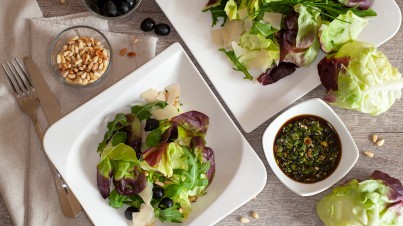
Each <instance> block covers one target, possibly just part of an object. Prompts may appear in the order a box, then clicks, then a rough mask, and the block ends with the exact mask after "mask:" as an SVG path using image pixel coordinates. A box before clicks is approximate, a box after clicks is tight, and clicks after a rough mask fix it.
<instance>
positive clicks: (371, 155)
mask: <svg viewBox="0 0 403 226" xmlns="http://www.w3.org/2000/svg"><path fill="white" fill-rule="evenodd" d="M364 155H366V156H367V157H369V158H372V157H374V153H373V152H372V151H364Z"/></svg>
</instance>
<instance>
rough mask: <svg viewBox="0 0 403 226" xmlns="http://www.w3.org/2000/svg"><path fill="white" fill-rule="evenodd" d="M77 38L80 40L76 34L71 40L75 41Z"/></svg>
mask: <svg viewBox="0 0 403 226" xmlns="http://www.w3.org/2000/svg"><path fill="white" fill-rule="evenodd" d="M75 40H78V36H77V35H76V36H74V37H72V38H71V39H70V41H75Z"/></svg>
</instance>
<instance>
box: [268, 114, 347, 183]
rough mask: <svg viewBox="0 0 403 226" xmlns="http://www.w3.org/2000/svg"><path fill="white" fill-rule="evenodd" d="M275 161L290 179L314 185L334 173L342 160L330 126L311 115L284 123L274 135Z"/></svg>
mask: <svg viewBox="0 0 403 226" xmlns="http://www.w3.org/2000/svg"><path fill="white" fill-rule="evenodd" d="M273 150H274V157H275V160H276V163H277V165H278V166H279V167H280V169H281V170H282V171H283V172H284V173H285V174H286V175H287V176H288V177H290V178H291V179H293V180H295V181H297V182H302V183H315V182H318V181H321V180H324V179H325V178H327V177H328V176H329V175H330V174H332V173H333V172H334V170H335V169H336V168H337V165H338V164H339V162H340V158H341V142H340V138H339V135H338V134H337V132H336V131H335V130H334V128H333V126H332V125H331V124H330V123H329V122H327V121H326V120H324V119H322V118H320V117H318V116H314V115H300V116H297V117H294V118H292V119H290V120H289V121H287V122H286V123H285V124H284V125H283V126H282V127H281V129H280V130H279V132H278V133H277V135H276V139H275V143H274V147H273Z"/></svg>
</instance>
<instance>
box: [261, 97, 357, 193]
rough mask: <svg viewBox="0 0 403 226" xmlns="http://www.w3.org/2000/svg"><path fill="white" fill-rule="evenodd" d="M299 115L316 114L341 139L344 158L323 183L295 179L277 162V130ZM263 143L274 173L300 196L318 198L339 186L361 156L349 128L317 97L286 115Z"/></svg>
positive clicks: (264, 137)
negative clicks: (317, 196) (314, 196)
mask: <svg viewBox="0 0 403 226" xmlns="http://www.w3.org/2000/svg"><path fill="white" fill-rule="evenodd" d="M299 115H315V116H319V117H320V118H322V119H325V120H326V121H328V122H329V123H330V124H331V125H332V126H333V128H334V129H335V130H336V132H337V134H338V135H339V137H340V141H341V158H340V162H339V164H338V166H337V168H336V170H335V171H334V172H333V173H332V174H330V175H329V176H328V177H327V178H325V179H324V180H322V181H319V182H316V183H309V184H308V183H302V182H297V181H295V180H292V179H291V178H289V177H288V176H287V175H285V174H284V173H283V171H281V169H280V167H279V166H278V165H277V163H276V161H275V159H274V153H273V146H274V141H275V138H276V135H277V133H278V131H279V130H280V129H281V127H282V126H283V125H284V123H286V122H287V121H288V120H290V119H292V118H294V117H296V116H299ZM262 142H263V149H264V153H265V155H266V158H267V161H268V162H269V165H270V167H271V169H272V170H273V172H274V174H275V175H276V176H277V178H278V179H279V180H280V181H281V182H282V183H283V184H284V185H285V186H286V187H288V188H289V189H290V190H291V191H293V192H295V193H297V194H298V195H301V196H310V195H315V194H317V193H319V192H322V191H324V190H326V189H328V188H329V187H331V186H332V185H334V184H335V183H337V182H338V181H339V180H340V179H342V178H343V177H344V176H345V175H346V174H347V173H348V172H349V171H350V170H351V168H353V166H354V165H355V163H356V162H357V160H358V157H359V152H358V148H357V146H356V144H355V142H354V140H353V138H352V137H351V134H350V132H349V131H348V130H347V128H346V126H345V125H344V124H343V122H342V121H341V119H340V118H339V117H338V116H337V115H336V113H335V112H334V111H333V110H332V109H331V108H330V107H329V106H328V105H327V104H326V103H325V102H323V101H322V100H320V99H318V98H315V99H311V100H307V101H305V102H302V103H300V104H298V105H296V106H294V107H292V108H290V109H288V110H286V111H285V112H283V113H282V114H281V115H280V116H278V117H277V118H276V119H275V120H273V122H272V123H271V124H270V125H269V127H267V129H266V131H265V132H264V134H263V138H262Z"/></svg>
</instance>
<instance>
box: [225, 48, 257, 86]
mask: <svg viewBox="0 0 403 226" xmlns="http://www.w3.org/2000/svg"><path fill="white" fill-rule="evenodd" d="M219 51H221V52H223V53H225V55H227V58H228V59H229V60H230V61H231V62H232V63H233V64H234V66H235V68H234V70H236V71H240V72H243V73H244V74H245V77H244V79H249V80H253V76H252V75H251V74H250V73H249V71H248V69H247V68H246V65H245V64H244V63H241V62H239V59H238V58H237V57H236V55H235V52H234V51H233V50H231V51H226V50H225V49H222V48H221V49H219Z"/></svg>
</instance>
